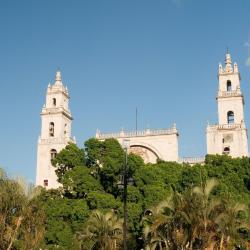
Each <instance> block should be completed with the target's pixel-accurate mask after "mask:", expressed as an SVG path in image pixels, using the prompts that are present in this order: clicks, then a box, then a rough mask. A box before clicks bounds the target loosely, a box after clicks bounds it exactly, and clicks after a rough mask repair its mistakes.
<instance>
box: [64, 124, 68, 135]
mask: <svg viewBox="0 0 250 250" xmlns="http://www.w3.org/2000/svg"><path fill="white" fill-rule="evenodd" d="M64 134H65V135H66V134H67V123H65V124H64Z"/></svg>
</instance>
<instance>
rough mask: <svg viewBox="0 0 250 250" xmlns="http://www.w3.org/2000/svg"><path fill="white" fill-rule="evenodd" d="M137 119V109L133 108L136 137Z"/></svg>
mask: <svg viewBox="0 0 250 250" xmlns="http://www.w3.org/2000/svg"><path fill="white" fill-rule="evenodd" d="M137 119H138V111H137V107H136V108H135V134H136V135H137Z"/></svg>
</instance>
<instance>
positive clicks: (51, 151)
mask: <svg viewBox="0 0 250 250" xmlns="http://www.w3.org/2000/svg"><path fill="white" fill-rule="evenodd" d="M56 155H57V151H56V150H55V149H51V150H50V159H51V160H53V159H54V158H55V157H56Z"/></svg>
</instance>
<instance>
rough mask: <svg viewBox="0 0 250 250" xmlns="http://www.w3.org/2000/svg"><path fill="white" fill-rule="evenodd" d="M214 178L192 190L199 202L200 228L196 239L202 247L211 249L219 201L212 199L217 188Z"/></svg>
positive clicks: (218, 211) (219, 205) (218, 212)
mask: <svg viewBox="0 0 250 250" xmlns="http://www.w3.org/2000/svg"><path fill="white" fill-rule="evenodd" d="M218 184H219V183H218V181H217V180H216V179H215V178H211V179H209V180H207V181H206V182H205V183H202V184H201V186H197V187H194V188H193V192H194V193H195V194H196V195H197V198H199V199H200V201H201V206H200V221H201V224H200V228H199V232H198V237H199V239H201V242H202V245H203V247H208V248H211V246H212V245H214V238H215V237H216V231H215V226H216V225H215V219H216V217H217V216H218V215H219V214H220V212H221V211H220V209H221V201H220V200H218V199H215V198H213V197H212V192H213V190H214V189H215V187H217V186H218Z"/></svg>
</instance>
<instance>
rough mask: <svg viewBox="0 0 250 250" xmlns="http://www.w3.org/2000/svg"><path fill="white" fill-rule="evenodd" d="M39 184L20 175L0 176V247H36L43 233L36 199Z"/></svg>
mask: <svg viewBox="0 0 250 250" xmlns="http://www.w3.org/2000/svg"><path fill="white" fill-rule="evenodd" d="M38 193H39V188H34V187H33V186H31V185H29V184H27V183H26V182H25V181H24V180H23V179H21V178H18V179H17V180H11V179H8V178H7V177H6V175H5V174H2V175H1V177H0V249H8V250H10V249H12V248H13V246H15V247H16V246H19V247H22V249H38V248H39V246H40V244H41V242H42V240H43V236H44V221H45V215H44V213H43V210H42V208H41V207H40V206H39V204H38V203H37V199H36V198H37V195H38Z"/></svg>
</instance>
